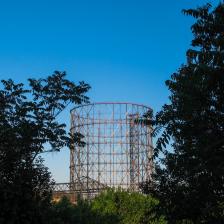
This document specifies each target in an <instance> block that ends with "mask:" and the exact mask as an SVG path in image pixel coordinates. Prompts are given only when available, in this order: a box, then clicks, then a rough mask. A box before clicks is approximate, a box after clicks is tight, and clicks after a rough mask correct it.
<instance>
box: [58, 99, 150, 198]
mask: <svg viewBox="0 0 224 224" xmlns="http://www.w3.org/2000/svg"><path fill="white" fill-rule="evenodd" d="M149 110H151V109H150V108H149V107H146V106H144V105H139V104H132V103H108V102H107V103H93V104H88V105H82V106H78V107H75V108H74V109H72V110H71V133H72V135H75V133H80V134H82V135H83V136H84V139H83V140H84V141H85V143H86V144H85V146H84V147H81V146H77V145H72V147H71V149H70V183H69V184H65V185H64V186H63V185H61V186H59V185H58V186H57V185H56V187H62V188H63V187H65V188H66V189H67V190H68V191H73V192H77V193H78V194H79V195H81V196H82V197H84V198H92V197H93V196H94V195H96V194H97V193H98V192H100V191H102V190H103V189H105V188H108V187H115V188H117V187H121V188H123V189H127V190H130V191H139V190H140V189H139V185H140V183H142V182H145V181H147V180H149V179H150V178H151V173H152V169H153V163H152V150H153V146H152V138H151V133H152V128H151V126H149V125H146V123H145V122H137V121H138V120H142V118H143V115H144V114H146V113H147V112H148V111H149ZM66 189H64V190H65V191H66ZM62 190H63V189H62Z"/></svg>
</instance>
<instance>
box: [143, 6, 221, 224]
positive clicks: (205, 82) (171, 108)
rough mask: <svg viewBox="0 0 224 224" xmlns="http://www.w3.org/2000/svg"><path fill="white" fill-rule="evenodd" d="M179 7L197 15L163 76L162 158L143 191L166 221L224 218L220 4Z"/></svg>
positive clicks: (159, 118) (159, 150)
mask: <svg viewBox="0 0 224 224" xmlns="http://www.w3.org/2000/svg"><path fill="white" fill-rule="evenodd" d="M183 12H184V13H185V14H186V15H190V16H193V17H194V18H196V23H195V24H194V25H193V26H192V32H193V35H194V39H193V41H192V49H189V50H188V51H187V64H186V65H183V66H182V67H181V68H180V69H179V70H178V72H176V73H174V74H173V75H172V76H171V80H168V81H166V85H167V86H168V88H169V90H170V91H171V95H170V104H166V105H164V106H163V108H162V110H161V111H160V112H159V113H158V114H157V115H156V117H155V123H156V128H160V130H161V128H162V130H163V132H162V134H161V136H160V137H159V139H158V142H157V147H156V150H155V153H156V154H155V155H156V156H157V157H158V156H159V155H161V154H162V153H163V157H160V161H159V163H157V164H156V169H155V171H156V172H155V177H154V183H148V184H147V185H145V186H144V187H145V188H144V190H145V191H147V192H151V193H152V194H153V195H155V197H157V198H158V199H159V200H160V207H161V209H162V211H163V212H165V214H166V217H167V218H168V220H169V223H224V207H223V202H224V163H223V158H224V150H223V149H224V113H223V111H224V35H223V34H224V5H223V4H221V3H220V4H219V5H218V6H217V7H216V8H215V9H212V8H211V5H210V4H207V5H206V6H204V7H201V8H198V9H195V10H192V9H191V10H183ZM170 139H172V148H173V151H170V150H168V149H167V147H166V146H167V144H169V143H170Z"/></svg>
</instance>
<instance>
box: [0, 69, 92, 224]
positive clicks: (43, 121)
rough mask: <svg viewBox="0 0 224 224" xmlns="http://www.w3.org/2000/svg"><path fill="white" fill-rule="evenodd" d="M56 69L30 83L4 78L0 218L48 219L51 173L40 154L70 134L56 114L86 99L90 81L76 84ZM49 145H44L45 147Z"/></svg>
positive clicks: (0, 109) (67, 139)
mask: <svg viewBox="0 0 224 224" xmlns="http://www.w3.org/2000/svg"><path fill="white" fill-rule="evenodd" d="M65 76H66V74H65V72H55V73H54V74H53V75H51V76H49V77H47V78H46V79H29V88H28V89H26V88H25V87H24V85H23V84H21V83H20V84H15V83H14V82H13V81H12V80H7V81H5V80H2V88H1V89H0V223H5V224H7V223H10V224H14V223H23V224H26V223H27V224H28V223H29V224H30V223H32V224H33V223H34V224H35V223H38V224H41V223H49V222H48V220H47V218H46V217H47V215H48V208H49V206H50V200H51V184H52V181H51V176H50V173H49V172H48V170H47V168H45V167H44V166H43V164H42V159H41V157H40V154H41V153H43V152H46V151H59V150H60V149H61V148H62V147H64V146H69V145H70V144H71V143H73V144H74V143H75V144H84V143H83V142H82V140H81V139H82V136H81V135H80V134H78V133H77V134H76V135H75V137H74V138H73V139H72V138H71V135H70V134H69V133H66V130H65V124H63V123H60V122H58V121H57V120H56V117H57V115H58V114H59V113H60V112H62V111H63V110H64V109H65V108H66V106H67V105H68V104H69V103H77V104H80V103H83V102H88V97H87V96H86V95H85V93H86V92H87V91H88V90H89V88H90V87H89V85H88V84H85V83H84V82H80V83H79V84H78V85H76V84H75V83H73V82H70V81H69V80H67V79H66V78H65ZM46 148H47V149H46Z"/></svg>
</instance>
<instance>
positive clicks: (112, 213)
mask: <svg viewBox="0 0 224 224" xmlns="http://www.w3.org/2000/svg"><path fill="white" fill-rule="evenodd" d="M157 205H158V201H157V200H156V199H154V198H152V197H150V196H146V195H143V194H140V193H130V192H127V191H124V190H121V189H120V190H113V189H110V190H108V191H106V192H103V193H101V194H100V195H99V196H98V197H97V198H96V199H94V200H93V202H92V210H93V211H94V212H95V213H96V214H101V215H103V216H105V217H107V218H108V220H107V221H106V222H102V223H108V224H112V223H117V224H118V223H121V224H140V223H142V224H143V223H165V221H164V218H163V217H162V216H160V217H157V215H156V214H155V211H154V209H155V206H157Z"/></svg>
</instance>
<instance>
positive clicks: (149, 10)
mask: <svg viewBox="0 0 224 224" xmlns="http://www.w3.org/2000/svg"><path fill="white" fill-rule="evenodd" d="M210 2H211V3H214V4H217V2H219V1H218V0H217V1H210ZM204 3H206V1H204V0H203V1H202V0H197V1H195V0H169V1H167V0H161V1H151V0H101V1H99V0H88V1H87V0H79V1H77V0H61V1H59V0H38V1H30V0H29V1H24V0H20V1H16V0H14V1H10V0H8V1H1V3H0V27H1V29H0V38H1V41H0V49H1V51H0V78H1V79H7V78H12V79H14V80H16V81H19V82H24V81H25V80H26V79H27V78H29V77H44V76H46V75H48V74H51V73H52V72H53V71H54V70H63V71H64V70H65V71H67V73H68V77H69V78H70V79H71V80H74V81H79V80H80V81H81V80H84V81H86V82H87V83H89V84H90V85H91V86H92V89H91V91H90V92H89V96H90V98H91V101H93V102H96V101H130V102H135V103H143V104H146V105H149V106H151V107H152V108H153V109H154V110H155V111H158V110H159V109H160V108H161V106H162V105H163V104H164V103H165V102H167V100H168V94H169V92H168V91H167V89H166V87H165V85H164V81H165V80H166V79H168V78H169V77H170V75H171V74H172V72H175V71H176V70H177V69H178V67H180V65H181V64H182V63H184V62H185V51H186V49H187V48H188V47H189V45H190V41H191V38H192V36H191V32H190V26H191V24H192V23H193V19H191V18H190V17H186V16H184V15H182V13H181V10H182V9H183V8H192V7H196V6H200V5H202V4H204ZM60 119H63V120H64V121H66V123H68V122H69V112H68V111H66V112H65V113H63V115H62V116H61V118H60ZM45 159H46V162H45V163H46V165H47V166H49V167H50V170H51V171H52V173H53V177H54V178H55V180H56V181H58V182H62V181H68V176H69V170H68V167H69V152H68V150H63V152H61V153H57V154H53V155H52V154H50V155H46V156H45Z"/></svg>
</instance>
